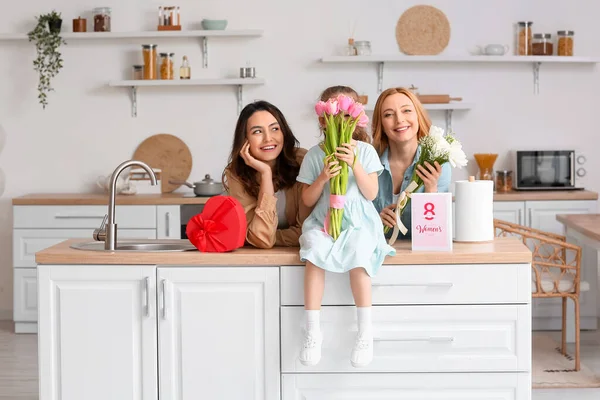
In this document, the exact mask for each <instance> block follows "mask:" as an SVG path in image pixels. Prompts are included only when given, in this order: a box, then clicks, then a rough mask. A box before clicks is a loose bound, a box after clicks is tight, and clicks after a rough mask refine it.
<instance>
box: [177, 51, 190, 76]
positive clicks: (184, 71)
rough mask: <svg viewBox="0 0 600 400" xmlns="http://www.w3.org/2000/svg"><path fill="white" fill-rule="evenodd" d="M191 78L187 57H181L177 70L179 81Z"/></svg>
mask: <svg viewBox="0 0 600 400" xmlns="http://www.w3.org/2000/svg"><path fill="white" fill-rule="evenodd" d="M191 76H192V69H191V67H190V63H189V61H188V58H187V56H183V61H182V62H181V67H180V68H179V79H190V78H191Z"/></svg>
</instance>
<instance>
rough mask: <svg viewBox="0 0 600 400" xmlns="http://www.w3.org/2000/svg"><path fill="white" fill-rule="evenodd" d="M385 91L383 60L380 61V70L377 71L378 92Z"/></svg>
mask: <svg viewBox="0 0 600 400" xmlns="http://www.w3.org/2000/svg"><path fill="white" fill-rule="evenodd" d="M381 92H383V62H380V63H379V72H378V73H377V94H381Z"/></svg>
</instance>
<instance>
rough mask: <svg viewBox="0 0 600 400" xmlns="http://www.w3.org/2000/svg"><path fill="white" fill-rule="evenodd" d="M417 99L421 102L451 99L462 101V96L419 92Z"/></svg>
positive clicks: (437, 101) (437, 102) (432, 102)
mask: <svg viewBox="0 0 600 400" xmlns="http://www.w3.org/2000/svg"><path fill="white" fill-rule="evenodd" d="M418 98H419V101H421V103H423V104H439V103H450V102H451V101H462V97H450V95H449V94H420V95H418Z"/></svg>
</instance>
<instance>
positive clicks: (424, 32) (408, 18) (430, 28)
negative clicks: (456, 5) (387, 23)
mask: <svg viewBox="0 0 600 400" xmlns="http://www.w3.org/2000/svg"><path fill="white" fill-rule="evenodd" d="M396 41H397V42H398V47H400V51H402V52H403V53H405V54H408V55H413V56H416V55H422V56H424V55H436V54H439V53H441V52H442V51H443V50H444V49H445V48H446V46H448V42H450V22H449V21H448V18H446V15H445V14H444V13H443V12H442V11H440V10H439V9H437V8H435V7H432V6H426V5H421V6H414V7H411V8H409V9H408V10H406V11H405V12H404V13H403V14H402V15H401V16H400V19H398V23H397V24H396Z"/></svg>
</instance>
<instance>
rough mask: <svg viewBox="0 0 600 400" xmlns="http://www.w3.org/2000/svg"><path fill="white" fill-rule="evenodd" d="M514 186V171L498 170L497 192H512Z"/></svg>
mask: <svg viewBox="0 0 600 400" xmlns="http://www.w3.org/2000/svg"><path fill="white" fill-rule="evenodd" d="M512 187H513V185H512V171H496V192H498V193H506V192H510V191H511V190H512Z"/></svg>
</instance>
